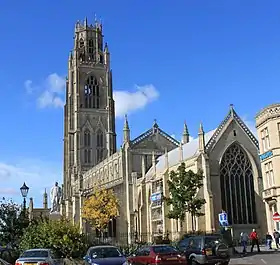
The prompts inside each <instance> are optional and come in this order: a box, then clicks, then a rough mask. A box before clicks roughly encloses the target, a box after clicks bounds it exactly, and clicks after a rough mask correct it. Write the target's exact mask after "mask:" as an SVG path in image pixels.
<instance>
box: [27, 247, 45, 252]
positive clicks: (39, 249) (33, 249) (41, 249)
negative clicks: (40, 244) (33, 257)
mask: <svg viewBox="0 0 280 265" xmlns="http://www.w3.org/2000/svg"><path fill="white" fill-rule="evenodd" d="M27 251H50V249H49V248H32V249H27V250H25V251H24V252H27Z"/></svg>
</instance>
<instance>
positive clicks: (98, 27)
mask: <svg viewBox="0 0 280 265" xmlns="http://www.w3.org/2000/svg"><path fill="white" fill-rule="evenodd" d="M84 30H94V31H101V32H102V23H101V20H97V19H96V18H95V20H94V23H93V24H88V21H87V18H85V19H84V21H82V22H81V21H79V20H78V21H77V22H76V24H75V31H76V32H80V31H84Z"/></svg>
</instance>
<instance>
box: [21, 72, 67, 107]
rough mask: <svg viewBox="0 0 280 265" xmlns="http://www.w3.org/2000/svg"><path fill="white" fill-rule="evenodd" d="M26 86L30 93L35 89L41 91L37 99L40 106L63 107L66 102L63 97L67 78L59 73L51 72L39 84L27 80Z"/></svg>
mask: <svg viewBox="0 0 280 265" xmlns="http://www.w3.org/2000/svg"><path fill="white" fill-rule="evenodd" d="M24 86H25V89H26V92H27V93H28V94H33V93H34V92H35V91H36V92H38V93H40V94H39V97H38V99H37V104H38V106H39V107H40V108H46V107H54V108H62V107H63V105H64V102H63V100H62V98H61V97H62V96H63V94H64V92H65V79H64V78H63V77H62V76H60V75H58V74H57V73H53V74H50V75H49V76H48V77H47V78H46V79H45V80H44V81H43V82H42V83H41V84H39V85H38V86H37V85H34V84H33V81H32V80H26V81H25V82H24Z"/></svg>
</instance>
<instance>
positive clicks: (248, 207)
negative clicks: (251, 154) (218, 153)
mask: <svg viewBox="0 0 280 265" xmlns="http://www.w3.org/2000/svg"><path fill="white" fill-rule="evenodd" d="M220 177H221V180H220V181H221V198H222V208H223V210H225V211H226V212H227V214H228V219H229V223H230V224H232V225H234V224H256V223H257V215H256V203H255V190H254V176H253V170H252V165H251V163H250V160H249V158H248V156H247V154H246V153H245V151H244V150H243V149H242V147H241V146H240V145H239V144H237V143H234V144H232V145H231V146H230V147H229V148H228V149H227V151H226V152H225V154H224V156H223V158H222V161H221V164H220Z"/></svg>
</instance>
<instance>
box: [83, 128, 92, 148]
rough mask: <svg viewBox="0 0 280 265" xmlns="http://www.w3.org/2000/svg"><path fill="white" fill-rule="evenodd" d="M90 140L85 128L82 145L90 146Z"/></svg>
mask: <svg viewBox="0 0 280 265" xmlns="http://www.w3.org/2000/svg"><path fill="white" fill-rule="evenodd" d="M90 145H91V141H90V131H89V130H86V131H85V133H84V146H85V147H90Z"/></svg>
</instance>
